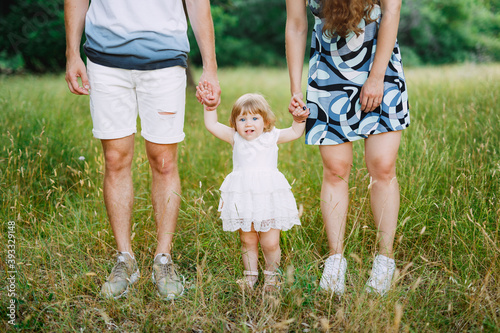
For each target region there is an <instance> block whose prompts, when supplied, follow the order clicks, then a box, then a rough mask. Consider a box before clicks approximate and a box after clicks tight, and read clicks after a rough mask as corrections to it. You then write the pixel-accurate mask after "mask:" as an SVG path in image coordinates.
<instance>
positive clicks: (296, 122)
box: [278, 105, 309, 143]
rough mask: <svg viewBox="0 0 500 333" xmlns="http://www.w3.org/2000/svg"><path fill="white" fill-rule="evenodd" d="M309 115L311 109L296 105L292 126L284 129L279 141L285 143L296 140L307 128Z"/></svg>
mask: <svg viewBox="0 0 500 333" xmlns="http://www.w3.org/2000/svg"><path fill="white" fill-rule="evenodd" d="M307 116H309V109H307V108H306V107H305V105H304V106H303V107H296V108H295V110H294V112H293V123H292V127H289V128H285V129H282V130H281V131H280V136H279V138H278V143H284V142H289V141H293V140H296V139H298V138H300V137H301V136H302V134H304V130H305V128H306V119H307Z"/></svg>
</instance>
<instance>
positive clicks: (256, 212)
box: [219, 128, 300, 232]
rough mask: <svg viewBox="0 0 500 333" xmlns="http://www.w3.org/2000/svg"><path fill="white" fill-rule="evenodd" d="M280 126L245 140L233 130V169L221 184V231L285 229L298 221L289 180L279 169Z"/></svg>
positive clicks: (297, 223) (298, 223)
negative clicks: (278, 143) (278, 142)
mask: <svg viewBox="0 0 500 333" xmlns="http://www.w3.org/2000/svg"><path fill="white" fill-rule="evenodd" d="M279 132H280V131H279V130H278V129H276V128H274V129H273V130H272V131H271V132H264V133H262V135H260V136H259V137H258V138H256V139H254V140H251V141H247V140H245V139H243V138H242V137H241V136H240V135H239V134H238V133H237V132H236V133H235V134H234V144H233V171H232V172H231V173H230V174H229V175H227V177H226V179H225V180H224V182H223V183H222V185H221V187H220V191H221V199H220V203H219V212H221V219H222V228H223V230H224V231H236V230H238V229H241V230H243V231H247V232H248V231H251V230H252V229H251V228H252V223H253V227H254V229H255V230H256V231H264V232H265V231H269V230H270V229H279V230H288V229H290V228H291V227H293V226H294V225H300V220H299V215H298V211H297V204H296V203H295V198H294V197H293V194H292V191H291V190H290V188H291V187H290V184H288V181H287V180H286V178H285V176H283V174H282V173H281V172H279V170H278V145H277V141H278V137H279Z"/></svg>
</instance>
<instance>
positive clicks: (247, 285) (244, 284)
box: [236, 271, 259, 291]
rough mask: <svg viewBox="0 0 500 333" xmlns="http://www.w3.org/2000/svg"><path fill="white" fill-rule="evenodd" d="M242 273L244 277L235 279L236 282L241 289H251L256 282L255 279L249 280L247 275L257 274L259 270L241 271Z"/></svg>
mask: <svg viewBox="0 0 500 333" xmlns="http://www.w3.org/2000/svg"><path fill="white" fill-rule="evenodd" d="M243 275H244V276H245V278H244V279H239V280H237V281H236V283H237V284H239V286H240V287H241V289H243V291H245V290H246V291H252V290H253V286H254V285H255V283H256V282H257V279H255V281H252V280H250V279H249V278H248V277H250V276H257V277H258V276H259V272H257V271H243Z"/></svg>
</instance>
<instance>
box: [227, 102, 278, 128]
mask: <svg viewBox="0 0 500 333" xmlns="http://www.w3.org/2000/svg"><path fill="white" fill-rule="evenodd" d="M246 114H260V115H261V116H262V119H264V132H269V131H271V130H272V129H273V127H274V123H276V116H275V115H274V113H273V111H271V107H270V106H269V104H268V103H267V101H266V99H265V98H264V96H262V95H260V94H245V95H243V96H241V97H240V98H238V100H237V101H236V102H235V103H234V105H233V110H232V111H231V116H230V117H229V124H230V125H231V127H232V128H234V129H236V118H238V116H239V115H246Z"/></svg>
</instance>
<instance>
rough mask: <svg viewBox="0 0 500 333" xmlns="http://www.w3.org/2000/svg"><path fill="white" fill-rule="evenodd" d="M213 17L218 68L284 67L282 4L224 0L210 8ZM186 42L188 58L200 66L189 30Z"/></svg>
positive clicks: (194, 41) (272, 0)
mask: <svg viewBox="0 0 500 333" xmlns="http://www.w3.org/2000/svg"><path fill="white" fill-rule="evenodd" d="M219 3H220V2H219ZM212 17H213V20H214V28H215V44H216V52H217V61H218V63H219V65H220V66H239V65H257V66H275V65H281V66H284V65H286V59H285V44H284V41H285V22H286V5H285V2H284V1H282V0H267V1H264V0H252V1H244V0H234V1H226V2H225V3H224V4H220V5H219V6H217V5H213V6H212ZM189 39H190V43H191V54H190V56H191V59H192V61H193V62H194V63H195V64H201V55H200V51H199V49H198V45H197V44H196V39H195V38H194V34H193V32H192V30H190V32H189Z"/></svg>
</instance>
